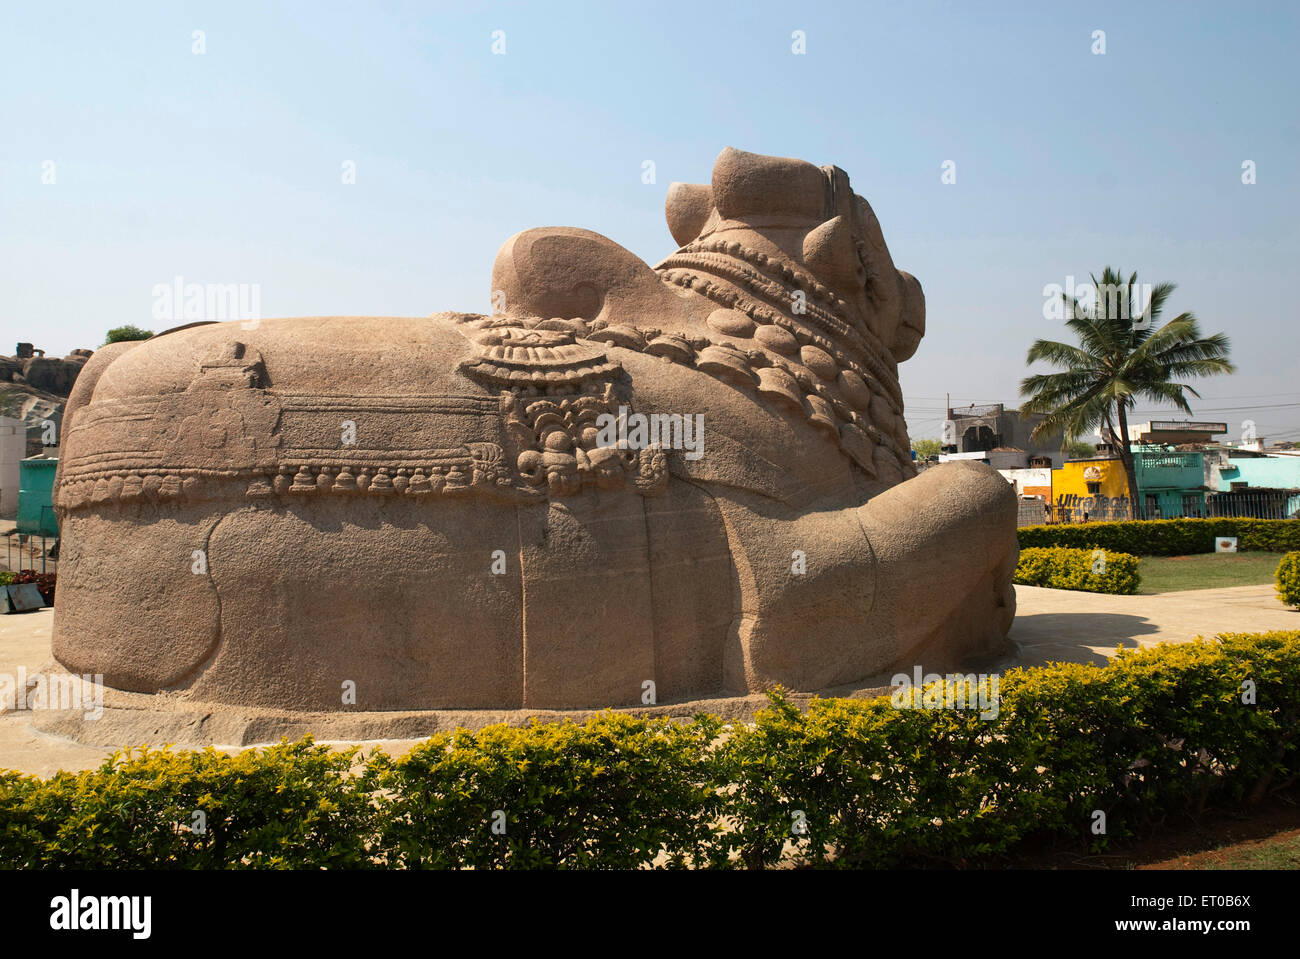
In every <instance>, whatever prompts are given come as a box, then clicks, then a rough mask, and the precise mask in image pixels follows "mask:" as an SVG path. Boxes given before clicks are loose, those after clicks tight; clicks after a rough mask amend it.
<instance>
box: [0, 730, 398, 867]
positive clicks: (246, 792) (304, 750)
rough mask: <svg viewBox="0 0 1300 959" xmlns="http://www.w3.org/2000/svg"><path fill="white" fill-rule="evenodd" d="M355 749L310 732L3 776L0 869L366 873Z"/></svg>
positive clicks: (367, 839)
mask: <svg viewBox="0 0 1300 959" xmlns="http://www.w3.org/2000/svg"><path fill="white" fill-rule="evenodd" d="M356 752H357V750H356V748H355V747H354V748H352V749H349V750H344V751H337V750H333V749H330V748H329V747H327V746H318V745H315V744H314V743H313V742H312V740H311V738H310V737H308V738H306V739H303V740H301V741H299V742H296V743H281V744H280V745H278V746H271V747H268V748H266V749H262V750H249V751H247V752H241V753H239V754H237V755H235V756H229V755H227V754H225V753H221V752H218V751H216V750H215V749H212V748H211V747H209V748H208V749H205V750H202V751H197V752H195V751H184V752H172V751H171V750H168V749H149V748H148V747H144V748H142V749H139V750H125V751H119V752H117V753H114V754H113V755H112V756H111V757H110V758H109V759H107V760H105V762H104V764H103V765H102V766H100V767H99V768H98V769H95V770H88V771H86V772H80V773H66V772H61V773H58V774H56V775H55V776H53V777H52V778H50V779H48V780H46V781H44V782H41V781H40V780H36V779H33V778H31V777H27V776H19V775H16V774H14V773H10V772H6V773H5V774H4V775H3V778H0V867H3V868H9V869H12V868H24V869H30V868H40V867H51V866H53V867H59V868H65V869H176V868H186V869H226V868H243V869H287V868H294V869H319V868H325V867H330V868H341V867H357V866H363V865H366V864H367V862H368V856H369V852H368V848H367V847H368V845H369V844H370V843H371V836H372V834H373V832H374V819H373V816H374V811H375V807H374V801H375V797H374V796H372V795H371V792H370V788H369V777H368V776H360V777H354V776H353V775H351V772H350V771H351V768H352V765H353V758H354V756H355V755H356ZM196 813H200V814H201V816H197V817H196V815H195V814H196Z"/></svg>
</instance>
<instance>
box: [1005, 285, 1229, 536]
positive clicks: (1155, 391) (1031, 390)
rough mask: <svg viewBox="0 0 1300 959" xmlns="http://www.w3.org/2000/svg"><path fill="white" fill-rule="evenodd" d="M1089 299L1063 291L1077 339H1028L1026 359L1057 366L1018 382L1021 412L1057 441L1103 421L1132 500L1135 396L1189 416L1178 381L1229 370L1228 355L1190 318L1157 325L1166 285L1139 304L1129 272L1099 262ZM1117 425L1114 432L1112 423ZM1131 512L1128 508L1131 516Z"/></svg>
mask: <svg viewBox="0 0 1300 959" xmlns="http://www.w3.org/2000/svg"><path fill="white" fill-rule="evenodd" d="M1091 279H1092V283H1093V286H1094V287H1095V288H1096V290H1097V298H1096V302H1095V303H1093V304H1092V305H1091V306H1087V307H1086V306H1084V305H1083V304H1082V303H1080V302H1079V299H1078V297H1075V298H1074V299H1073V301H1071V300H1070V298H1068V297H1067V296H1066V295H1065V294H1064V293H1062V294H1061V300H1062V303H1063V305H1064V307H1065V311H1066V313H1065V315H1066V316H1067V317H1069V319H1067V320H1066V326H1068V327H1069V328H1070V330H1071V331H1072V332H1073V333H1074V335H1075V336H1076V337H1077V338H1078V340H1079V345H1078V346H1073V345H1071V344H1069V343H1059V342H1056V341H1054V340H1035V341H1034V344H1033V345H1032V346H1031V347H1030V348H1029V355H1028V357H1027V358H1026V360H1025V362H1026V364H1030V365H1032V364H1033V363H1035V362H1038V361H1039V360H1042V361H1045V362H1047V363H1050V364H1051V365H1053V366H1055V367H1057V368H1059V369H1060V370H1062V372H1058V373H1037V374H1034V375H1033V376H1027V377H1025V378H1024V380H1022V381H1021V383H1020V394H1021V395H1022V396H1026V397H1029V399H1028V401H1027V402H1025V403H1022V404H1021V407H1020V409H1021V411H1022V412H1025V413H1043V414H1046V415H1045V416H1044V418H1043V420H1042V421H1041V422H1040V423H1039V424H1038V426H1036V427H1035V428H1034V432H1033V437H1034V438H1035V439H1038V438H1039V437H1044V436H1050V435H1052V434H1054V433H1057V432H1060V433H1062V434H1063V436H1064V442H1066V443H1068V442H1070V441H1072V440H1076V439H1079V438H1080V437H1082V436H1085V435H1087V434H1089V433H1091V432H1093V431H1094V430H1098V429H1099V428H1100V427H1102V426H1105V427H1106V429H1107V430H1109V432H1110V433H1111V435H1112V436H1113V435H1118V436H1119V438H1120V443H1119V447H1120V459H1121V460H1122V461H1123V463H1124V472H1125V474H1126V475H1127V477H1128V487H1129V493H1130V495H1131V496H1132V498H1133V505H1134V506H1135V507H1136V506H1137V495H1138V492H1137V489H1138V487H1137V475H1136V470H1135V469H1134V466H1133V449H1132V444H1131V441H1130V440H1129V433H1128V412H1129V410H1131V409H1133V408H1134V406H1136V403H1137V400H1138V398H1142V399H1145V400H1151V401H1154V402H1156V403H1171V404H1173V405H1174V406H1176V407H1177V408H1178V409H1180V410H1182V411H1183V412H1184V413H1187V414H1188V415H1191V413H1192V408H1191V405H1190V404H1189V403H1188V401H1187V396H1188V394H1190V395H1191V396H1194V397H1196V398H1197V399H1200V396H1201V394H1199V393H1197V392H1196V390H1194V389H1193V388H1192V387H1191V386H1189V385H1187V384H1186V383H1184V382H1178V381H1179V380H1186V379H1190V378H1193V377H1199V376H1215V375H1217V374H1219V373H1232V372H1234V368H1233V365H1232V364H1231V363H1230V362H1229V361H1228V338H1227V337H1226V336H1224V335H1223V334H1222V333H1215V334H1214V335H1213V336H1208V337H1202V336H1201V331H1200V327H1199V326H1198V324H1197V322H1196V317H1195V316H1193V315H1192V314H1191V313H1180V314H1179V315H1178V316H1176V317H1174V318H1173V319H1172V320H1170V321H1169V322H1167V323H1165V324H1164V325H1163V326H1161V325H1158V323H1157V320H1158V318H1159V317H1160V312H1161V310H1162V309H1163V307H1164V305H1165V301H1166V300H1168V299H1169V295H1170V294H1171V293H1173V291H1174V284H1172V283H1160V284H1157V285H1156V286H1154V287H1152V288H1151V293H1150V298H1149V300H1148V301H1147V303H1146V306H1145V308H1141V305H1140V304H1136V303H1135V301H1134V299H1133V293H1134V283H1135V282H1136V281H1137V274H1136V273H1134V274H1133V275H1132V276H1130V277H1129V278H1128V280H1127V281H1126V280H1125V279H1124V276H1123V274H1122V272H1121V271H1119V270H1112V269H1111V268H1110V267H1107V268H1106V269H1105V270H1103V271H1102V275H1101V282H1100V283H1098V282H1097V278H1096V277H1095V276H1094V277H1091ZM1116 423H1118V426H1119V429H1118V431H1116V429H1115V425H1116ZM1137 515H1138V514H1137V512H1136V510H1135V511H1134V516H1135V517H1136V516H1137Z"/></svg>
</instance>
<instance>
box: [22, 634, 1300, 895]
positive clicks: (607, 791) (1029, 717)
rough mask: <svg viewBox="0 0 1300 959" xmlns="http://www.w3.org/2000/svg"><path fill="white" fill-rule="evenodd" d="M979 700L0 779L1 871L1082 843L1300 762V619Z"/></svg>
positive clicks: (856, 857)
mask: <svg viewBox="0 0 1300 959" xmlns="http://www.w3.org/2000/svg"><path fill="white" fill-rule="evenodd" d="M997 692H998V694H999V696H998V700H997V707H998V708H997V710H996V714H995V715H994V714H993V711H992V710H989V711H988V712H987V713H983V714H982V713H981V712H980V711H978V710H974V709H951V708H950V709H941V708H938V709H927V708H899V707H896V706H895V704H894V702H893V700H892V699H891V697H889V696H886V697H882V698H878V699H874V700H859V699H814V700H813V701H812V703H811V705H810V706H809V708H808V709H807V710H804V711H801V710H799V709H797V708H796V707H795V706H794V705H792V704H791V703H790V702H789V701H788V700H787V699H786V697H785V696H784V694H783V693H782V692H781V691H779V690H777V691H774V692H773V693H772V694H771V696H770V699H771V705H770V706H769V707H768V708H766V709H764V710H761V711H760V712H759V713H758V715H757V716H756V717H755V721H754V722H753V723H752V724H748V725H746V724H739V723H738V724H731V725H726V724H724V723H723V722H722V721H721V720H719V719H717V718H716V717H711V716H704V715H701V716H697V717H695V719H694V720H692V721H690V722H672V721H670V720H666V719H653V720H652V719H644V718H638V717H635V716H630V715H627V714H623V713H604V714H600V715H598V716H595V717H592V718H591V719H590V720H588V721H587V722H585V723H582V724H578V723H572V722H568V723H538V724H535V725H533V726H531V727H528V728H524V729H516V728H510V727H506V726H491V727H488V728H486V729H483V730H480V731H479V732H477V733H472V732H468V731H465V730H458V731H456V732H455V733H448V734H443V735H439V736H434V737H433V738H431V739H429V740H428V741H426V742H424V743H422V744H421V745H419V746H417V747H416V748H415V749H414V750H412V751H411V752H410V753H409V754H407V755H406V756H404V757H402V758H400V759H396V760H394V759H391V758H389V757H388V756H385V755H383V754H382V753H380V754H376V755H374V756H372V757H371V758H370V759H369V760H368V761H366V762H364V763H361V762H359V761H357V758H356V751H355V749H353V750H347V751H342V752H337V751H333V750H330V749H327V748H326V747H323V746H318V745H315V744H313V743H312V742H311V740H310V739H307V740H303V741H302V742H299V743H281V744H280V745H278V746H273V747H269V748H266V749H258V750H249V751H247V752H243V753H240V754H239V755H236V756H227V755H225V754H223V753H218V752H216V751H215V750H204V751H202V752H179V751H177V752H173V751H158V750H146V751H144V752H142V753H132V754H118V755H116V756H114V757H113V758H112V759H111V760H109V761H107V762H106V763H105V764H104V765H103V766H101V767H100V768H99V769H96V770H91V771H89V772H83V773H76V774H71V773H59V774H58V775H56V776H53V777H51V778H50V779H48V780H40V779H38V778H36V777H32V776H24V775H20V774H17V773H12V772H0V866H2V867H5V868H33V867H35V868H41V867H45V868H49V867H66V868H140V867H161V868H178V867H189V868H308V869H319V868H365V867H374V866H390V867H393V866H396V867H419V868H439V867H445V868H466V867H474V868H529V867H542V868H554V867H567V868H638V867H646V866H651V865H653V866H656V867H672V866H684V865H691V866H697V867H699V866H706V867H707V866H713V867H717V866H725V865H728V864H731V865H740V866H747V867H750V868H762V867H764V866H768V865H772V864H774V863H776V862H777V861H778V860H781V859H783V858H785V859H791V860H793V861H794V862H796V863H798V862H802V863H808V864H812V865H836V866H893V865H912V866H917V865H925V864H928V863H932V862H936V861H944V862H952V861H958V860H966V861H969V860H980V859H984V860H987V859H988V858H989V857H993V856H996V855H998V854H1000V853H1005V852H1008V851H1010V850H1013V849H1014V848H1015V847H1016V844H1017V843H1020V842H1021V841H1023V840H1025V839H1026V838H1028V837H1031V836H1036V837H1040V838H1048V839H1058V838H1064V839H1077V840H1084V841H1090V842H1094V843H1099V844H1100V843H1104V841H1105V839H1104V837H1102V838H1099V837H1097V836H1095V835H1094V834H1093V833H1092V831H1091V827H1092V825H1093V823H1094V822H1095V821H1096V816H1097V814H1098V813H1104V814H1105V816H1106V819H1107V831H1106V835H1107V836H1112V837H1113V836H1122V835H1126V834H1129V833H1131V832H1133V831H1134V830H1136V829H1138V828H1140V827H1142V826H1144V825H1145V824H1149V823H1151V822H1153V821H1157V820H1159V819H1161V818H1163V817H1165V816H1168V815H1170V814H1175V813H1179V812H1183V811H1196V810H1199V809H1200V808H1202V807H1204V806H1205V805H1207V804H1209V803H1212V802H1233V803H1237V802H1240V801H1242V800H1246V801H1251V800H1256V799H1259V798H1260V797H1261V796H1263V795H1264V794H1265V793H1266V792H1267V791H1268V790H1270V789H1274V788H1278V787H1280V786H1282V785H1285V784H1287V783H1290V782H1293V781H1294V780H1295V778H1296V776H1297V773H1298V772H1300V739H1297V731H1298V730H1300V631H1294V632H1274V633H1260V634H1226V635H1223V636H1220V637H1218V639H1217V640H1214V641H1208V642H1207V641H1197V642H1194V643H1186V644H1181V645H1173V646H1169V645H1161V646H1157V647H1154V648H1148V649H1140V650H1121V651H1120V652H1119V653H1118V654H1117V655H1116V657H1115V658H1114V659H1113V660H1112V661H1111V662H1110V663H1108V664H1107V665H1105V666H1100V667H1099V666H1094V665H1077V664H1054V665H1051V666H1047V667H1043V668H1023V669H1012V670H1009V671H1007V672H1005V673H1004V674H1002V675H1001V676H1000V677H999V688H998V690H997ZM981 705H985V706H986V705H988V704H987V702H986V703H984V704H981ZM497 810H500V811H501V812H502V813H503V816H500V817H498V816H495V815H494V813H495V812H496V811H497ZM196 811H202V812H204V813H205V815H206V818H207V823H206V825H207V829H206V832H201V833H200V832H194V831H193V830H192V828H191V827H192V825H193V822H194V820H193V814H194V812H196ZM494 823H503V824H504V827H505V828H504V832H501V831H500V830H496V831H494V830H493V825H494ZM796 823H799V824H801V826H802V830H798V829H796V828H795V825H796Z"/></svg>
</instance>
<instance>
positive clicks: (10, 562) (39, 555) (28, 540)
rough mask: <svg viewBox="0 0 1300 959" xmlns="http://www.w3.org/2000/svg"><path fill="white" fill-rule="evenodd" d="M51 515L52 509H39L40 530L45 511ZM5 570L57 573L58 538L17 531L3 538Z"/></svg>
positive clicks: (44, 526) (43, 521)
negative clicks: (48, 511)
mask: <svg viewBox="0 0 1300 959" xmlns="http://www.w3.org/2000/svg"><path fill="white" fill-rule="evenodd" d="M46 510H50V512H51V513H53V511H54V510H53V507H50V506H42V507H41V528H42V529H44V528H47V527H46V525H45V511H46ZM56 528H57V527H56ZM4 555H5V569H7V570H10V571H12V572H15V573H16V572H18V571H19V570H24V569H32V570H35V571H36V572H38V573H57V572H58V571H59V537H57V536H49V535H46V534H45V533H20V532H18V531H17V530H14V531H13V532H11V533H9V535H8V536H6V537H5V554H4Z"/></svg>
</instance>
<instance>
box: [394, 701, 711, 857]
mask: <svg viewBox="0 0 1300 959" xmlns="http://www.w3.org/2000/svg"><path fill="white" fill-rule="evenodd" d="M721 726H722V723H721V721H720V720H717V719H714V718H711V717H707V716H700V717H697V718H696V720H695V721H694V722H691V723H674V722H672V721H671V720H668V719H644V718H639V717H635V716H630V715H627V714H624V713H613V712H606V713H601V714H598V715H596V716H593V717H591V718H590V719H589V720H587V722H585V723H582V724H578V723H573V722H562V723H534V724H533V725H531V726H528V727H526V728H523V729H518V728H512V727H509V726H504V725H496V726H488V727H486V728H484V729H482V730H479V731H478V732H470V731H468V730H464V729H461V730H457V731H456V732H454V733H447V734H441V735H437V736H434V737H433V738H432V739H429V740H428V741H426V742H424V743H421V744H420V745H418V746H416V747H415V748H414V749H412V750H411V751H410V752H409V753H408V754H407V755H405V756H403V757H402V758H401V759H398V760H397V761H396V762H383V761H381V762H382V766H383V768H382V771H381V773H380V775H379V785H380V787H381V788H382V789H385V790H387V791H388V792H389V793H390V795H391V797H392V798H391V801H390V802H389V804H388V807H387V809H386V823H385V826H384V829H383V846H384V848H385V850H386V851H387V854H388V856H389V862H390V863H391V864H393V865H400V866H404V867H416V868H447V867H465V866H472V867H475V868H508V869H527V868H538V867H541V868H583V867H587V868H606V869H634V868H638V867H643V866H648V865H650V864H651V863H653V862H654V861H655V860H656V858H658V857H660V856H661V855H662V856H663V857H664V863H663V864H665V865H678V866H680V865H685V864H687V863H692V864H698V865H703V864H704V863H705V862H706V860H707V859H708V858H709V857H710V855H712V854H714V837H715V835H716V833H717V832H718V828H717V826H716V823H717V820H718V817H719V815H720V814H721V811H722V803H721V798H720V796H719V795H718V791H717V788H716V786H715V783H714V779H715V769H714V765H713V763H712V759H711V755H710V743H711V742H712V741H713V740H714V739H715V738H716V737H717V736H718V733H719V731H720V729H721ZM494 826H495V827H496V828H495V829H494Z"/></svg>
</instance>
